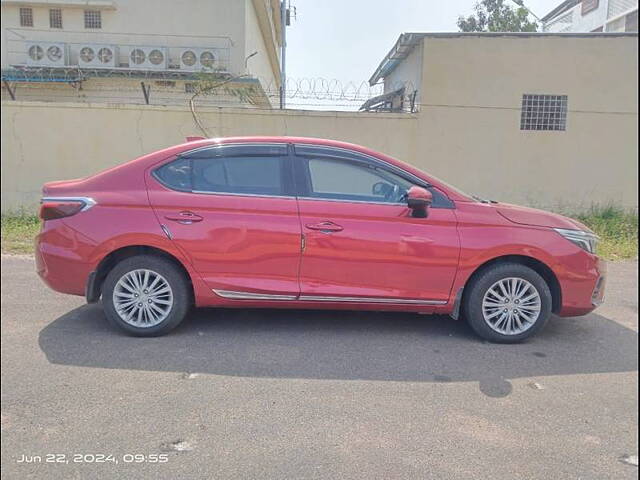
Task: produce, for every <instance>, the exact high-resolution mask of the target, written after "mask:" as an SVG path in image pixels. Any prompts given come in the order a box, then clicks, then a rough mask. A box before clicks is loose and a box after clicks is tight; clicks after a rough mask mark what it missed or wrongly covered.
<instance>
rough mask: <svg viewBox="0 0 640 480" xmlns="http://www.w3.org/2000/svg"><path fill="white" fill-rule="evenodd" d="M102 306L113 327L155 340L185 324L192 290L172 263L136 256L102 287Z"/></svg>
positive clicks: (161, 259)
mask: <svg viewBox="0 0 640 480" xmlns="http://www.w3.org/2000/svg"><path fill="white" fill-rule="evenodd" d="M132 302H133V303H132ZM102 304H103V308H104V312H105V315H106V317H107V319H108V320H109V322H110V323H111V324H112V325H115V326H116V327H118V328H121V329H122V330H124V331H125V332H127V333H129V334H130V335H134V336H138V337H155V336H159V335H164V334H166V333H168V332H170V331H171V330H173V329H174V328H175V327H177V326H178V325H179V324H180V322H182V320H184V318H185V317H186V316H187V313H188V312H189V309H190V307H191V304H192V300H191V290H190V287H189V284H188V282H187V279H186V278H185V275H184V273H183V272H182V271H181V270H180V269H179V268H178V267H177V266H176V265H175V264H174V263H173V262H171V261H169V260H167V259H165V258H162V257H158V256H153V255H137V256H134V257H129V258H126V259H124V260H122V261H121V262H120V263H118V264H117V265H116V266H115V267H113V269H112V270H111V271H110V272H109V274H108V275H107V277H106V279H105V281H104V283H103V285H102Z"/></svg>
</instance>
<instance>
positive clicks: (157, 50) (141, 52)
mask: <svg viewBox="0 0 640 480" xmlns="http://www.w3.org/2000/svg"><path fill="white" fill-rule="evenodd" d="M168 63H169V58H168V56H167V49H166V48H164V47H131V50H130V51H129V68H139V69H142V70H166V69H167V65H168Z"/></svg>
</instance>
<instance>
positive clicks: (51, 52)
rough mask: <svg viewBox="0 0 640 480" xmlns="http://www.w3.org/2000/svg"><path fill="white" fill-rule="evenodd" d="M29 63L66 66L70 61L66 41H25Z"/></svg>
mask: <svg viewBox="0 0 640 480" xmlns="http://www.w3.org/2000/svg"><path fill="white" fill-rule="evenodd" d="M25 46H26V49H27V65H34V66H35V65H38V66H47V67H64V66H65V65H67V63H68V49H67V45H66V44H65V43H52V42H36V41H32V42H25Z"/></svg>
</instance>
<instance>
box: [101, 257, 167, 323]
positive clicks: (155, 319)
mask: <svg viewBox="0 0 640 480" xmlns="http://www.w3.org/2000/svg"><path fill="white" fill-rule="evenodd" d="M113 305H114V307H115V310H116V312H117V313H118V315H119V316H120V318H121V319H122V320H124V321H125V322H126V323H128V324H129V325H132V326H134V327H142V328H148V327H153V326H155V325H158V324H159V323H162V322H163V321H164V320H165V319H166V318H167V317H168V316H169V313H170V312H171V308H172V307H173V291H172V289H171V285H169V282H168V281H167V279H166V278H164V277H163V276H162V275H160V274H159V273H157V272H154V271H152V270H148V269H137V270H132V271H130V272H127V273H125V274H124V275H123V276H122V277H120V279H119V280H118V282H117V283H116V286H115V288H114V290H113Z"/></svg>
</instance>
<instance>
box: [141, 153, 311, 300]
mask: <svg viewBox="0 0 640 480" xmlns="http://www.w3.org/2000/svg"><path fill="white" fill-rule="evenodd" d="M289 162H290V159H289V157H288V156H287V146H286V145H282V144H274V145H262V144H260V145H256V144H244V145H226V146H225V145H223V146H217V147H209V148H205V149H202V150H198V151H195V152H192V153H190V154H186V155H183V156H180V157H178V158H177V159H175V160H174V161H173V162H170V163H168V164H165V165H164V166H162V167H160V168H156V169H155V170H154V171H153V172H152V173H151V174H150V175H149V177H148V183H149V199H150V201H151V205H152V206H153V208H154V210H155V212H156V215H157V217H158V221H159V222H160V223H161V224H162V225H163V226H164V227H163V228H166V229H167V230H168V231H169V234H170V235H171V237H172V239H173V242H174V243H175V244H176V245H177V246H178V247H179V248H180V249H181V250H182V251H183V253H184V254H185V255H186V256H187V257H188V258H189V259H190V261H191V263H192V265H193V267H194V269H195V270H196V271H197V272H198V273H199V274H200V275H201V276H202V278H203V279H204V281H205V282H206V283H207V284H208V286H209V288H211V289H212V290H214V291H215V292H216V293H217V294H219V295H221V296H225V297H229V298H260V296H266V297H269V296H271V297H272V298H274V299H277V298H278V297H279V296H281V297H282V299H287V298H289V297H291V298H295V297H297V296H298V294H299V288H298V267H299V262H300V248H301V247H300V243H301V242H300V238H301V231H300V222H299V218H298V210H297V206H296V198H295V196H294V195H293V187H292V182H291V179H290V177H291V175H290V168H289Z"/></svg>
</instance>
